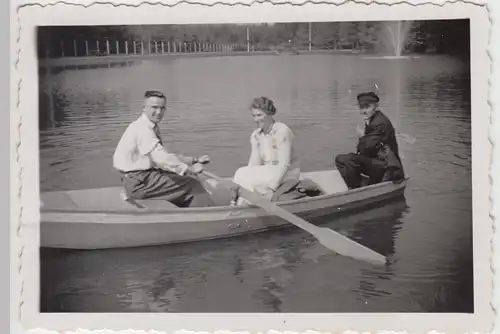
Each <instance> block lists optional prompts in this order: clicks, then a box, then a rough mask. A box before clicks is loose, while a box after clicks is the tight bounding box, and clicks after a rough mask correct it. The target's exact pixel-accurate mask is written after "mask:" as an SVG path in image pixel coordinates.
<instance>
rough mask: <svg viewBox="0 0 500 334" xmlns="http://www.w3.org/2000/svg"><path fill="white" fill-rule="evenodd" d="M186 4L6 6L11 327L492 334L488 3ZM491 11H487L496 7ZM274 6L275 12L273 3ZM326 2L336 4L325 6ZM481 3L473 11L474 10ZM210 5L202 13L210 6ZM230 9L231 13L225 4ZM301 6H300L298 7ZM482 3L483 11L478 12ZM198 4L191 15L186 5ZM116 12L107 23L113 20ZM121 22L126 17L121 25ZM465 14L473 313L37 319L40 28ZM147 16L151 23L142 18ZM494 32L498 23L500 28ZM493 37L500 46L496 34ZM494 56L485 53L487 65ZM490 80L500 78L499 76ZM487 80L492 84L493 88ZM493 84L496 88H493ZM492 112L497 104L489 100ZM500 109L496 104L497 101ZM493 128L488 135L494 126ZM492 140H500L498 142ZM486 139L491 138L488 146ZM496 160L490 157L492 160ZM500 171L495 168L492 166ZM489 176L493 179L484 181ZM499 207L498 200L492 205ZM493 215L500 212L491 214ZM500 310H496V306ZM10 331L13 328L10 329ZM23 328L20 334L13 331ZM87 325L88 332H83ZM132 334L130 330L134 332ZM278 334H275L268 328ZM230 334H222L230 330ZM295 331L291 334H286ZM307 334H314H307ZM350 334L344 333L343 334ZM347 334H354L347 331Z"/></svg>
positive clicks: (225, 0) (212, 0)
mask: <svg viewBox="0 0 500 334" xmlns="http://www.w3.org/2000/svg"><path fill="white" fill-rule="evenodd" d="M259 2H261V1H255V0H192V1H175V0H171V1H162V2H160V1H142V2H140V1H134V0H116V1H106V0H103V1H91V0H82V1H76V0H75V1H49V0H39V1H36V2H35V1H26V0H21V1H17V3H12V7H11V17H12V23H13V24H12V29H11V35H12V37H11V46H12V47H11V50H12V51H11V59H12V60H11V61H12V64H13V68H12V70H11V74H12V78H11V111H10V115H11V182H12V183H11V200H12V205H11V254H12V256H11V281H12V286H11V305H13V308H12V311H11V312H12V320H13V321H16V322H18V323H20V322H22V325H23V326H24V327H25V329H35V328H38V329H40V328H45V330H41V329H40V330H38V332H45V333H54V330H57V332H62V331H69V332H73V331H77V332H80V333H87V332H89V333H90V331H89V330H94V331H93V332H92V333H113V332H112V331H110V330H103V329H113V330H116V331H121V332H123V333H125V332H127V333H132V332H134V333H146V331H148V332H149V333H160V332H155V331H152V330H153V329H156V330H162V331H165V332H168V333H173V332H174V331H181V330H182V329H189V330H193V331H198V332H206V331H208V332H217V333H221V334H222V333H223V332H222V331H221V330H222V329H228V330H231V331H247V330H248V331H249V332H252V333H255V332H267V331H269V330H270V329H276V330H280V331H287V330H291V331H294V332H306V331H308V330H312V329H314V330H317V331H319V332H332V333H333V332H335V333H337V332H343V331H348V330H350V329H352V330H356V331H358V332H378V331H384V330H393V331H400V332H409V333H424V332H431V331H433V330H436V331H439V332H446V333H465V332H469V333H470V332H481V333H486V332H491V326H492V320H493V313H494V310H492V309H491V307H490V306H492V305H490V300H491V298H490V297H491V293H492V284H493V276H492V270H491V269H494V266H493V265H492V264H491V255H492V252H491V247H490V246H491V237H492V220H491V219H489V218H490V213H491V215H492V216H493V215H495V213H497V212H498V208H496V209H494V210H492V209H491V207H490V200H494V196H493V195H492V194H491V185H490V179H489V176H490V177H492V178H493V179H494V180H498V174H499V173H496V174H494V173H493V171H490V167H491V163H490V162H491V161H492V157H491V156H490V152H491V146H490V141H491V144H494V143H495V142H496V141H497V140H498V139H497V138H498V137H499V135H498V134H499V133H500V128H499V125H498V124H497V123H498V122H497V121H496V118H492V119H491V120H490V115H489V111H490V106H489V105H488V103H487V99H488V97H494V96H496V97H497V101H498V93H497V94H494V93H490V92H489V85H488V77H489V75H490V67H489V65H490V58H489V56H488V55H487V54H486V48H487V47H488V42H490V41H494V40H495V37H491V38H490V36H489V33H490V31H489V28H490V27H489V26H485V27H484V28H483V27H482V25H483V24H484V25H486V24H489V23H490V22H489V21H488V19H489V17H488V10H487V8H486V7H485V6H484V5H485V4H487V3H488V1H486V0H482V1H480V0H478V1H465V0H464V1H446V0H434V1H430V0H427V1H424V0H422V1H418V0H414V1H398V0H395V1H389V0H385V1H383V0H379V1H368V0H367V1H361V0H360V1H341V0H330V1H321V0H316V1H314V0H313V1H310V2H309V1H305V0H302V1H300V0H288V1H286V0H274V1H272V3H259ZM493 2H497V4H489V6H488V7H490V6H491V7H494V6H497V7H500V6H499V4H498V0H493ZM273 4H275V5H276V6H273ZM328 4H334V5H336V6H331V5H328ZM474 4H477V5H474ZM207 5H208V6H207ZM231 5H233V6H231ZM299 5H300V6H299ZM479 5H482V7H481V6H479ZM194 6H196V10H192V8H193V7H194ZM110 12H111V13H112V15H110V16H109V17H108V16H107V15H109V13H110ZM121 17H124V19H122V18H121ZM454 17H471V43H472V45H471V81H472V91H471V96H472V138H473V140H472V151H473V157H472V166H473V195H474V206H473V209H474V220H475V223H474V233H473V235H474V267H475V273H474V280H475V293H474V300H475V305H476V312H477V313H478V314H475V315H467V314H465V315H464V314H459V315H456V314H446V315H443V314H333V315H329V314H307V315H304V314H131V313H126V314H92V313H88V314H62V315H58V314H42V315H41V314H40V313H38V295H39V272H38V270H39V264H38V243H39V242H38V221H39V211H38V207H39V204H38V203H39V195H38V193H39V179H38V178H39V176H38V170H39V162H38V158H37V157H38V135H37V133H38V125H37V121H38V120H37V116H35V115H37V112H36V110H37V108H38V106H37V100H38V99H37V94H38V82H37V64H36V57H35V48H34V47H35V44H36V40H35V34H34V30H33V28H34V27H35V26H36V25H39V24H40V25H48V24H54V25H55V24H61V25H77V24H92V25H98V24H141V23H142V24H144V23H147V24H164V23H167V22H168V23H169V24H178V23H188V22H189V23H216V22H227V23H235V22H241V23H251V22H264V21H274V22H280V21H296V22H298V21H303V22H307V21H313V22H314V21H355V20H397V19H432V18H434V19H437V18H454ZM146 18H147V19H146ZM497 26H498V25H497ZM496 40H500V36H499V34H498V33H497V35H496ZM494 54H495V53H494V52H493V51H492V50H490V56H491V59H494V58H493V55H494ZM494 79H496V80H498V79H499V78H498V76H496V77H495V78H494ZM494 79H493V78H492V79H491V80H492V82H491V86H492V87H495V83H494V81H493V80H494ZM497 86H498V84H497ZM490 102H491V104H492V105H493V101H490ZM496 104H497V105H498V102H497V103H496ZM490 121H491V122H493V126H494V127H493V128H491V127H490ZM495 134H496V136H497V138H494V135H495ZM489 140H490V141H489ZM495 161H496V160H495ZM493 166H496V169H497V170H498V169H499V168H498V163H495V164H494V165H493ZM490 172H491V175H490ZM496 202H498V201H496ZM495 216H497V215H495ZM493 306H496V305H493ZM13 328H16V327H15V326H14V327H13ZM17 328H18V329H21V328H20V327H17ZM83 328H85V329H83ZM132 329H134V330H135V331H133V330H132ZM273 332H274V331H273ZM185 333H188V332H185ZM226 333H228V332H226ZM276 333H277V332H276ZM288 333H292V332H288ZM310 333H311V334H312V333H313V332H312V331H311V332H310ZM346 333H347V332H346ZM349 333H354V332H353V331H350V332H349Z"/></svg>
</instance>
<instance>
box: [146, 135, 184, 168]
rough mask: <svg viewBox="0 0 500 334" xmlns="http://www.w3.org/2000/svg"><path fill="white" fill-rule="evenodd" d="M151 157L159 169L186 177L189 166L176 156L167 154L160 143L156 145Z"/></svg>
mask: <svg viewBox="0 0 500 334" xmlns="http://www.w3.org/2000/svg"><path fill="white" fill-rule="evenodd" d="M149 155H150V157H151V159H152V160H153V162H154V163H155V164H156V165H157V166H158V167H160V168H161V169H164V170H169V171H171V172H174V173H177V174H179V175H184V174H185V173H186V171H187V170H188V168H189V166H188V164H186V163H184V162H182V161H181V160H180V159H179V158H178V157H177V156H176V155H175V154H172V153H169V152H167V150H165V148H164V147H163V146H162V145H161V144H160V143H158V144H157V145H155V147H154V148H153V150H152V151H151V153H150V154H149Z"/></svg>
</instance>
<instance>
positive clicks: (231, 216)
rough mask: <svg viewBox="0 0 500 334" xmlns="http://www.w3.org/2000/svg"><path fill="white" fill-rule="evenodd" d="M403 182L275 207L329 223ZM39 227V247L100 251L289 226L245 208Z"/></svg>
mask: <svg viewBox="0 0 500 334" xmlns="http://www.w3.org/2000/svg"><path fill="white" fill-rule="evenodd" d="M406 183H407V180H405V181H403V182H402V183H400V184H394V183H392V182H386V183H381V184H376V185H372V186H368V187H364V188H360V189H355V190H351V191H341V192H338V193H332V194H327V195H322V196H318V197H312V198H304V199H300V200H295V201H289V202H281V203H279V205H280V206H281V207H283V208H284V209H286V210H289V211H290V212H292V213H295V214H297V215H298V216H300V217H302V218H304V219H306V220H309V221H311V220H314V219H317V218H321V217H324V216H329V217H330V216H331V217H332V219H333V218H334V217H336V216H338V215H341V214H345V213H346V212H349V211H350V210H360V209H362V208H363V207H366V206H368V205H370V204H373V203H377V202H381V201H384V200H387V199H389V198H392V197H396V196H400V195H402V194H403V192H404V189H405V187H406ZM43 198H44V196H43V195H42V200H43ZM40 226H41V227H40V246H41V247H53V248H69V249H106V248H126V247H140V246H153V245H164V244H172V243H181V242H191V241H200V240H207V239H217V238H227V237H234V236H238V235H243V234H249V233H257V232H262V231H266V230H269V229H275V228H280V227H286V226H293V225H292V224H290V223H288V222H287V221H285V220H282V219H281V218H278V217H276V216H273V215H271V214H269V213H267V212H265V211H264V210H262V209H260V208H258V207H255V206H249V207H244V208H234V209H232V208H229V207H211V208H189V209H180V208H175V209H163V210H155V209H148V210H140V209H134V210H123V209H120V210H114V211H113V210H94V209H88V208H87V209H80V210H77V209H66V210H65V209H45V208H42V210H41V225H40Z"/></svg>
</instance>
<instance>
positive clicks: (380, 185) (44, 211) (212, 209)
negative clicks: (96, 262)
mask: <svg viewBox="0 0 500 334" xmlns="http://www.w3.org/2000/svg"><path fill="white" fill-rule="evenodd" d="M409 179H410V178H409V177H406V178H405V179H404V180H403V181H402V182H400V183H398V184H396V187H395V188H394V189H393V190H391V191H390V192H395V191H397V190H400V189H404V188H405V187H406V185H407V183H408V181H409ZM390 184H395V183H393V182H392V181H387V182H382V183H377V184H372V185H368V186H365V187H361V188H356V189H351V190H345V191H341V192H338V193H333V194H326V195H319V196H315V197H303V198H299V199H295V200H288V201H281V202H274V203H275V204H276V205H278V206H280V207H282V206H288V205H292V204H304V203H312V202H316V201H322V200H330V199H333V198H339V197H344V196H346V195H351V194H356V193H362V192H366V191H367V190H372V189H377V188H386V187H388V186H389V185H390ZM390 192H389V193H390ZM369 198H371V197H369ZM363 200H364V199H363ZM255 209H259V210H260V209H261V208H260V207H258V206H257V205H253V204H251V205H248V206H243V207H235V208H233V207H231V206H229V205H225V206H212V207H192V208H165V209H147V208H145V209H138V208H137V209H132V208H130V209H83V208H77V209H74V208H73V209H43V207H42V208H40V215H42V214H52V213H54V214H55V213H67V214H71V213H75V214H113V215H123V216H126V215H134V216H142V215H151V214H179V213H183V214H191V213H203V212H207V213H217V212H219V211H226V212H232V211H238V210H240V211H247V210H255ZM41 220H42V219H41Z"/></svg>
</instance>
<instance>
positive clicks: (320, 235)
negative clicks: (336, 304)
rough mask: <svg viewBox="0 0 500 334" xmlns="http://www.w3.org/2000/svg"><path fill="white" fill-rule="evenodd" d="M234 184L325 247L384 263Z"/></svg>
mask: <svg viewBox="0 0 500 334" xmlns="http://www.w3.org/2000/svg"><path fill="white" fill-rule="evenodd" d="M202 173H203V174H204V175H205V176H207V177H209V178H212V179H215V180H217V181H219V182H221V183H222V184H224V185H225V184H226V182H224V181H225V180H223V179H222V178H220V177H218V176H217V175H214V174H212V173H210V172H207V171H203V172H202ZM232 184H234V185H235V186H237V187H238V188H239V193H240V194H241V195H242V196H243V197H244V198H245V199H247V200H248V201H250V202H251V203H253V204H254V205H256V206H258V207H260V208H262V209H264V210H266V211H267V212H269V213H272V214H274V215H276V216H278V217H281V218H283V219H284V220H286V221H288V222H290V223H292V224H293V225H295V226H297V227H299V228H301V229H303V230H305V231H307V232H309V233H310V234H312V235H313V236H314V237H315V238H316V239H318V241H319V242H320V243H321V244H322V245H323V246H325V247H326V248H328V249H330V250H332V251H334V252H336V253H338V254H340V255H344V256H347V257H351V258H354V259H357V260H362V261H367V262H372V263H379V264H383V263H386V261H387V259H386V257H385V256H383V255H381V254H379V253H377V252H375V251H373V250H371V249H369V248H367V247H365V246H363V245H361V244H358V243H357V242H355V241H353V240H351V239H349V238H347V237H345V236H343V235H341V234H339V233H337V232H335V231H333V230H331V229H329V228H326V227H319V226H316V225H313V224H311V223H308V222H307V221H305V220H304V219H302V218H300V217H298V216H296V215H294V214H293V213H290V212H288V211H286V210H284V209H282V208H280V207H279V206H277V205H276V204H274V203H273V202H271V201H269V200H267V199H266V198H264V197H262V196H259V195H258V194H256V193H254V192H252V191H249V190H247V189H245V188H243V187H240V186H238V185H236V184H235V183H233V182H232Z"/></svg>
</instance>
